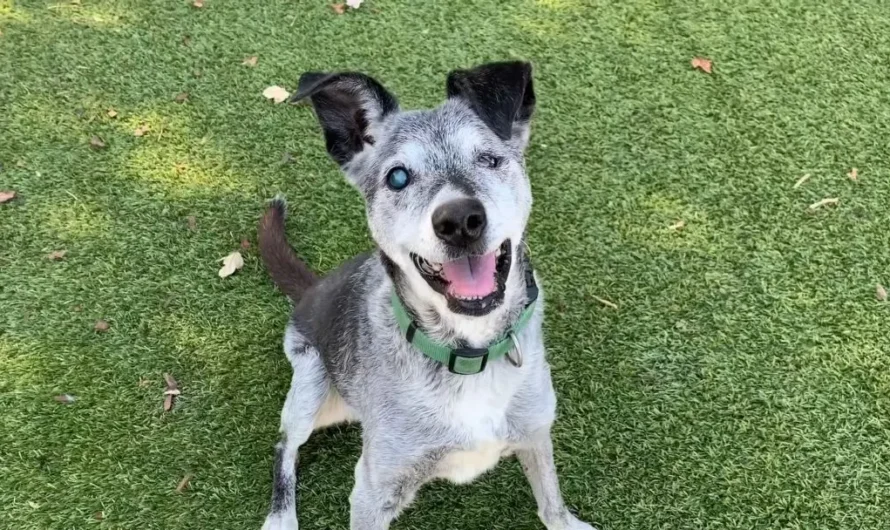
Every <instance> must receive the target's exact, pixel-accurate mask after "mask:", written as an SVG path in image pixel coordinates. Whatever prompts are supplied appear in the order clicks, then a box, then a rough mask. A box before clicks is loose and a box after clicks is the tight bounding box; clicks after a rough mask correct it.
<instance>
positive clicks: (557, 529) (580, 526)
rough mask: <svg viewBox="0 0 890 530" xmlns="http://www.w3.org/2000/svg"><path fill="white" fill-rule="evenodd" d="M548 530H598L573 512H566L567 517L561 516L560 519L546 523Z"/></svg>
mask: <svg viewBox="0 0 890 530" xmlns="http://www.w3.org/2000/svg"><path fill="white" fill-rule="evenodd" d="M544 526H546V527H547V530H597V528H596V527H595V526H593V525H589V524H587V523H585V522H584V521H581V520H580V519H578V518H577V517H575V516H574V515H572V514H571V513H566V514H565V517H560V518H559V520H558V521H555V522H551V523H549V524H548V523H544Z"/></svg>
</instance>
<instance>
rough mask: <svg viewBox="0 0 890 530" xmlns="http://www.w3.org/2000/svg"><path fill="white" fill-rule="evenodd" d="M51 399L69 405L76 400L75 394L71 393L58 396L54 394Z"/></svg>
mask: <svg viewBox="0 0 890 530" xmlns="http://www.w3.org/2000/svg"><path fill="white" fill-rule="evenodd" d="M53 399H55V400H56V401H58V402H59V403H62V404H63V405H70V404H72V403H74V402H75V401H77V396H72V395H71V394H59V395H58V396H54V397H53Z"/></svg>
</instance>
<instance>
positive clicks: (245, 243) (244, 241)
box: [241, 239, 250, 250]
mask: <svg viewBox="0 0 890 530" xmlns="http://www.w3.org/2000/svg"><path fill="white" fill-rule="evenodd" d="M249 248H250V240H249V239H242V240H241V250H247V249H249Z"/></svg>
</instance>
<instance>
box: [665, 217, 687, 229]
mask: <svg viewBox="0 0 890 530" xmlns="http://www.w3.org/2000/svg"><path fill="white" fill-rule="evenodd" d="M685 226H686V221H684V220H682V219H680V220H679V221H677V222H676V223H674V224H672V225H671V226H669V227H668V230H682V229H683V227H685Z"/></svg>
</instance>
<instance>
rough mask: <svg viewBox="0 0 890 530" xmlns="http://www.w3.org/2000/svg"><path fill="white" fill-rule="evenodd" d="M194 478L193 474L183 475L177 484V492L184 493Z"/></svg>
mask: <svg viewBox="0 0 890 530" xmlns="http://www.w3.org/2000/svg"><path fill="white" fill-rule="evenodd" d="M191 480H192V475H186V476H184V477H182V480H180V481H179V485H178V486H176V493H182V492H184V491H185V489H186V488H187V487H189V482H191Z"/></svg>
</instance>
